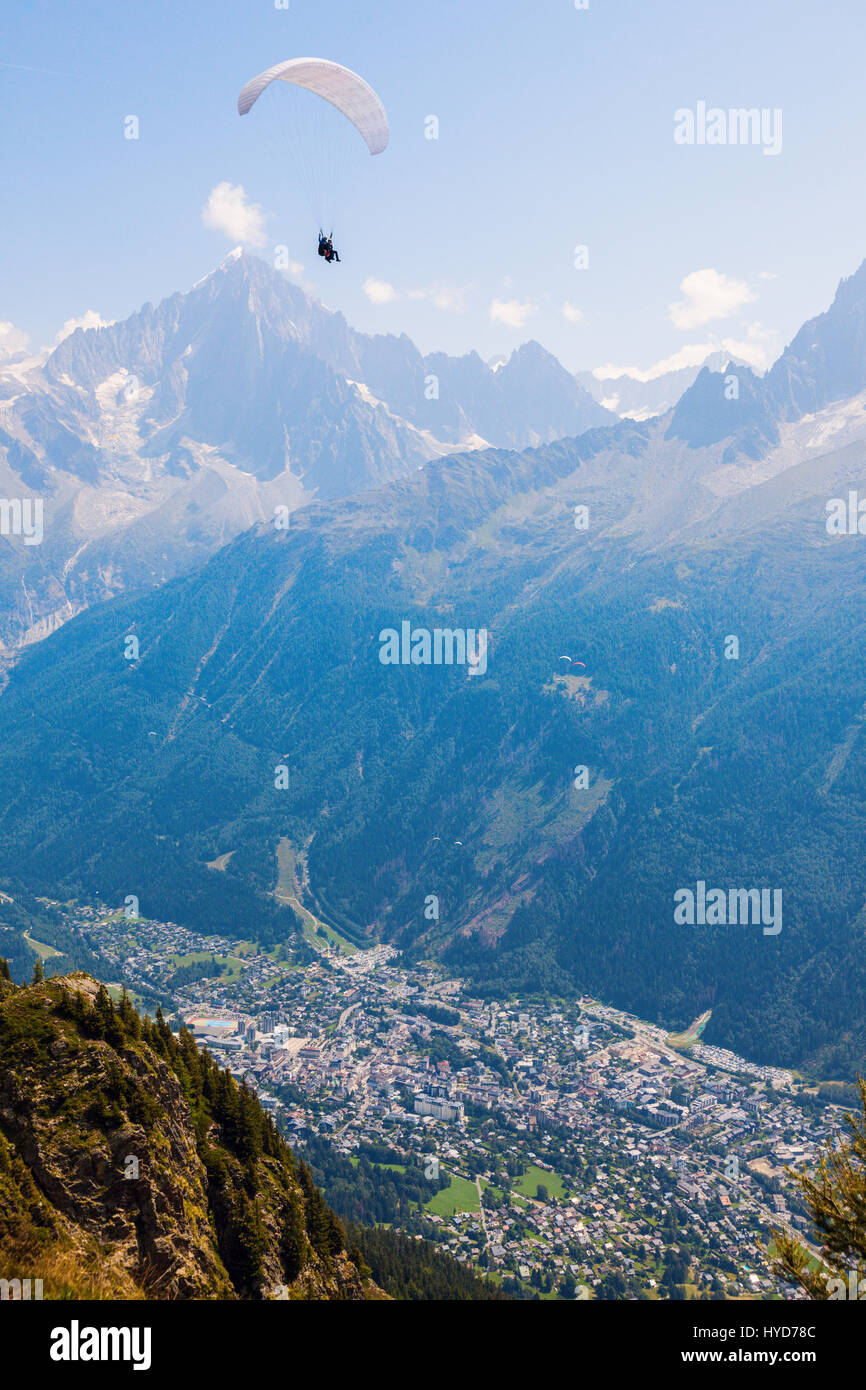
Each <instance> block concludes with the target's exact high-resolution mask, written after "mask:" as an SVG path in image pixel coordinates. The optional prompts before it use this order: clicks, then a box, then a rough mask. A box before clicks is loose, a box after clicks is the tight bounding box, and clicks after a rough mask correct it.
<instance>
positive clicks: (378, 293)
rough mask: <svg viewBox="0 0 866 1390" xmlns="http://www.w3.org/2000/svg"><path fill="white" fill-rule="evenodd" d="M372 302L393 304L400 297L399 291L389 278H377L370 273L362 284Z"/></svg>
mask: <svg viewBox="0 0 866 1390" xmlns="http://www.w3.org/2000/svg"><path fill="white" fill-rule="evenodd" d="M362 288H363V291H364V293H365V295H366V296H367V298H368V299H369V301H370V303H371V304H392V303H393V302H394V300H395V299H397V298H398V295H397V291H396V290H395V289H394V286H393V285H389V284H388V282H387V280H376V279H374V277H373V276H372V275H368V276H367V278H366V280H365V281H364V284H363V286H362Z"/></svg>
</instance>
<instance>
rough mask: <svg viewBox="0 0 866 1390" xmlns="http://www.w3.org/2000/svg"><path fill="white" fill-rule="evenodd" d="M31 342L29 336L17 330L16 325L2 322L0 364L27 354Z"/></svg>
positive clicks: (0, 326) (0, 325) (0, 329)
mask: <svg viewBox="0 0 866 1390" xmlns="http://www.w3.org/2000/svg"><path fill="white" fill-rule="evenodd" d="M29 342H30V336H29V334H27V333H24V332H23V331H22V330H21V329H20V328H16V327H15V325H14V323H8V322H0V362H4V361H6V360H7V359H8V358H10V357H18V356H19V355H20V354H21V353H22V352H26V351H27V344H28V343H29Z"/></svg>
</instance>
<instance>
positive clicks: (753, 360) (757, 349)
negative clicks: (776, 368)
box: [718, 323, 781, 372]
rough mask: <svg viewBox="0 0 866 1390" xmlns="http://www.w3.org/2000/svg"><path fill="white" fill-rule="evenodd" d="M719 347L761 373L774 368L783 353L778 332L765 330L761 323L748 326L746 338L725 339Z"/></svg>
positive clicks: (770, 329)
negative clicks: (781, 352)
mask: <svg viewBox="0 0 866 1390" xmlns="http://www.w3.org/2000/svg"><path fill="white" fill-rule="evenodd" d="M718 346H719V347H720V348H723V349H724V351H725V352H727V353H728V354H729V355H730V356H731V357H741V358H742V359H743V361H744V362H748V364H749V366H750V367H754V368H756V370H757V371H759V372H765V371H766V370H767V368H768V367H772V365H773V363H774V362H775V360H776V358H777V357H778V356H779V353H780V351H781V343H780V341H779V335H778V333H777V332H776V330H775V329H774V328H765V327H764V325H763V324H761V323H750V324H747V326H746V337H745V338H723V339H722V341H721V342H720V343H719V345H718Z"/></svg>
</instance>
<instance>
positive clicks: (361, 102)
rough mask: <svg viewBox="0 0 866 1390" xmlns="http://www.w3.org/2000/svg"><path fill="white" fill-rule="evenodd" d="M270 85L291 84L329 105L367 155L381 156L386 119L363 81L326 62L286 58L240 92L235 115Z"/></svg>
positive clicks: (349, 70)
mask: <svg viewBox="0 0 866 1390" xmlns="http://www.w3.org/2000/svg"><path fill="white" fill-rule="evenodd" d="M272 82H291V83H293V84H294V85H295V86H296V87H304V88H306V90H307V91H308V92H313V93H315V95H316V96H319V97H322V98H323V99H324V100H325V101H329V102H330V103H331V105H332V106H335V107H336V108H337V110H338V111H340V112H342V114H343V115H344V116H345V117H346V118H347V120H349V121H351V122H352V125H353V126H354V127H355V129H356V130H357V131H358V133H359V134H360V135H361V136H362V137H363V138H364V140H365V141H366V143H367V148H368V149H369V151H370V153H371V154H381V153H382V151H383V150H384V149H385V148H386V146H387V144H388V139H389V136H390V130H389V128H388V115H387V112H386V111H385V107H384V106H383V104H382V102H381V100H380V99H379V97H378V96H377V95H376V93H375V92H374V91H373V88H372V87H371V86H370V84H369V83H368V82H365V81H364V79H363V77H359V76H358V74H357V73H356V72H352V70H351V69H350V68H344V67H343V66H342V64H341V63H333V62H331V61H330V60H329V59H327V58H290V59H288V61H287V62H285V63H276V64H275V66H274V67H272V68H268V69H267V70H266V71H265V72H261V73H259V75H258V77H254V78H252V80H251V81H250V82H248V83H247V84H246V86H245V87H244V88H243V89H242V91H241V94H240V96H239V97H238V114H239V115H241V116H245V115H246V114H247V112H248V111H249V110H250V109H251V108H252V107H253V106H254V105H255V103H256V101H258V99H259V97H260V96H261V94H262V92H263V91H264V90H265V88H266V87H269V86H270V85H271V83H272Z"/></svg>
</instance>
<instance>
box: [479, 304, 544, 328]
mask: <svg viewBox="0 0 866 1390" xmlns="http://www.w3.org/2000/svg"><path fill="white" fill-rule="evenodd" d="M537 312H538V310H537V308H536V306H535V305H534V304H533V303H532V301H531V300H527V301H526V302H525V303H521V302H520V300H519V299H494V301H493V303H492V304H491V306H490V318H491V321H492V322H493V323H504V324H506V325H507V326H508V327H509V328H522V327H523V325H524V324H525V323H526V320H527V319H528V318H531V316H532V315H533V314H535V313H537Z"/></svg>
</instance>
